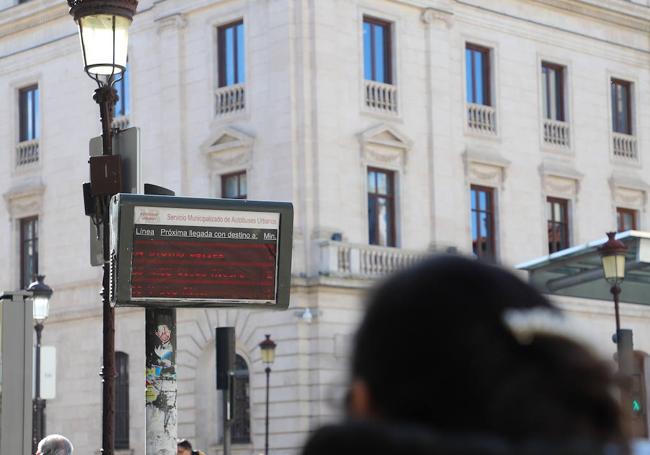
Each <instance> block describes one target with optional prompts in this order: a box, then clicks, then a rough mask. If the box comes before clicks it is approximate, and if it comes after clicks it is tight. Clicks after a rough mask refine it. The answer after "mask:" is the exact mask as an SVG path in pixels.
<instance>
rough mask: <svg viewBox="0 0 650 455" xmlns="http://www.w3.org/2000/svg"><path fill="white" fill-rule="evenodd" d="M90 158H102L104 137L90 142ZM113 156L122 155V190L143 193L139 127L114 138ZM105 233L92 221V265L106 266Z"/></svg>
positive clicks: (126, 130) (118, 134)
mask: <svg viewBox="0 0 650 455" xmlns="http://www.w3.org/2000/svg"><path fill="white" fill-rule="evenodd" d="M89 152H90V156H91V157H92V156H100V155H101V154H102V152H103V143H102V137H101V136H97V137H94V138H92V139H91V140H90V144H89ZM113 154H115V155H120V158H121V163H122V172H121V177H122V189H121V192H123V193H142V192H143V190H142V179H141V177H140V129H139V128H137V127H135V126H134V127H131V128H127V129H125V130H121V131H119V132H118V133H117V134H116V135H115V136H113ZM103 235H104V234H103V232H102V229H101V227H100V228H99V230H98V229H97V227H96V226H95V225H94V224H93V222H92V220H90V265H93V266H97V265H103V264H104V249H103V240H102V238H103Z"/></svg>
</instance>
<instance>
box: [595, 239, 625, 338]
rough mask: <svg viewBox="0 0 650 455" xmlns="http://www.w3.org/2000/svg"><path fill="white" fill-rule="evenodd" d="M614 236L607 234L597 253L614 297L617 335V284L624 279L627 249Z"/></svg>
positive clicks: (619, 322)
mask: <svg viewBox="0 0 650 455" xmlns="http://www.w3.org/2000/svg"><path fill="white" fill-rule="evenodd" d="M615 236H616V232H608V233H607V237H608V239H607V242H605V243H604V244H603V245H602V246H601V247H600V248H598V252H599V253H600V256H601V259H602V263H603V274H604V275H605V280H607V282H608V283H609V284H611V285H612V287H611V288H610V292H611V293H612V296H613V297H614V312H615V317H616V334H617V335H618V333H619V331H620V330H621V321H620V317H619V313H618V296H619V294H620V293H621V288H620V287H619V284H620V283H621V282H622V281H623V280H624V279H625V253H626V252H627V247H626V246H625V244H624V243H623V242H621V241H620V240H616V238H615Z"/></svg>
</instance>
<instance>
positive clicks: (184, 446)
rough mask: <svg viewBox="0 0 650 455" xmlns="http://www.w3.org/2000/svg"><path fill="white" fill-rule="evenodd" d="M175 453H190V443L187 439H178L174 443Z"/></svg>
mask: <svg viewBox="0 0 650 455" xmlns="http://www.w3.org/2000/svg"><path fill="white" fill-rule="evenodd" d="M176 454H177V455H192V444H190V441H188V440H187V439H179V440H178V442H177V443H176Z"/></svg>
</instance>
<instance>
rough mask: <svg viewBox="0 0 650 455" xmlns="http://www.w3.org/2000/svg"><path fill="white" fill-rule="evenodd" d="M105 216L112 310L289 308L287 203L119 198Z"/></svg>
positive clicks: (289, 211)
mask: <svg viewBox="0 0 650 455" xmlns="http://www.w3.org/2000/svg"><path fill="white" fill-rule="evenodd" d="M110 214H111V216H110V219H111V286H110V291H111V303H112V304H113V305H118V306H142V307H164V306H172V307H246V308H273V309H286V308H287V307H288V306H289V288H290V279H291V248H292V235H293V206H292V204H291V203H288V202H260V201H249V200H240V199H202V198H187V197H176V196H153V195H136V194H118V195H116V196H114V197H113V198H112V199H111V207H110Z"/></svg>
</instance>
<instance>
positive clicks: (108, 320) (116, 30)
mask: <svg viewBox="0 0 650 455" xmlns="http://www.w3.org/2000/svg"><path fill="white" fill-rule="evenodd" d="M68 5H69V6H70V14H71V15H72V16H74V20H75V22H76V23H77V25H78V27H79V38H80V41H81V50H82V52H83V60H84V71H85V72H86V73H87V74H88V76H90V77H91V78H92V79H93V80H94V81H95V82H97V89H96V90H95V95H94V96H93V99H94V100H95V102H96V103H97V104H98V105H99V112H100V117H101V122H102V144H103V153H102V155H103V156H102V157H91V159H90V166H91V175H97V173H94V172H93V171H92V170H93V168H95V169H101V170H108V169H109V168H110V169H113V170H115V169H117V171H115V172H116V173H118V174H119V169H120V164H119V157H117V156H115V157H112V155H113V148H112V142H113V130H112V123H113V112H114V108H115V103H116V102H117V92H116V91H115V88H113V85H114V84H115V83H116V82H117V81H119V80H120V79H121V77H123V74H124V71H126V58H127V48H128V31H129V27H130V25H131V22H132V21H133V16H134V15H135V12H136V8H137V6H138V1H137V0H68ZM95 164H97V166H95ZM103 174H105V172H100V173H99V175H103ZM107 177H108V176H107ZM119 181H120V179H119V178H114V179H112V180H109V179H108V178H106V179H103V180H102V179H101V178H99V179H98V180H93V179H92V178H91V182H90V196H91V197H92V199H93V203H92V204H90V206H91V208H90V209H89V208H88V207H87V210H86V212H87V214H89V215H90V216H91V217H92V219H93V222H94V223H95V225H96V226H97V228H98V229H99V226H100V225H101V226H102V227H103V231H102V234H103V250H104V274H103V280H102V287H103V290H102V301H103V337H104V338H103V359H104V365H103V367H102V372H101V376H102V382H103V391H102V395H103V396H102V401H103V406H102V453H103V454H104V455H113V452H114V446H115V437H114V436H115V429H114V422H115V313H114V311H113V308H112V307H111V305H110V302H109V292H108V289H109V279H110V278H109V277H110V269H109V237H110V229H109V219H108V204H109V200H110V197H111V196H112V195H113V194H116V193H117V192H119V188H117V187H119V184H118V183H116V182H119ZM85 190H86V189H85V188H84V194H85Z"/></svg>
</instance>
